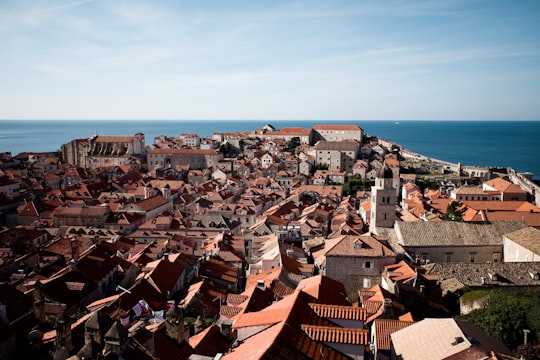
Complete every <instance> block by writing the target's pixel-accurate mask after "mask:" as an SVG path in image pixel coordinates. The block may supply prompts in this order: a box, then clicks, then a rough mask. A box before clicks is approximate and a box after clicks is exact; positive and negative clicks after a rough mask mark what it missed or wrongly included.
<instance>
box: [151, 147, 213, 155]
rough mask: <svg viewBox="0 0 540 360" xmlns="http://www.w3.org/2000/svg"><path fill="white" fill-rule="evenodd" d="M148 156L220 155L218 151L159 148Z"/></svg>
mask: <svg viewBox="0 0 540 360" xmlns="http://www.w3.org/2000/svg"><path fill="white" fill-rule="evenodd" d="M148 154H171V155H174V154H176V155H218V154H219V152H217V151H216V150H205V149H172V148H159V149H152V150H150V151H149V152H148Z"/></svg>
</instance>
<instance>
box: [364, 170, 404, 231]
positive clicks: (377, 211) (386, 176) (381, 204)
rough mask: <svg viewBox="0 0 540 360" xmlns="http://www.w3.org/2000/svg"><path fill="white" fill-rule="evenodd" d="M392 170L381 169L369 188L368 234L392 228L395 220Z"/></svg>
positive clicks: (395, 198) (394, 192) (394, 191)
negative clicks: (380, 229)
mask: <svg viewBox="0 0 540 360" xmlns="http://www.w3.org/2000/svg"><path fill="white" fill-rule="evenodd" d="M393 176H394V175H393V173H392V170H390V169H389V168H388V167H387V166H386V165H384V166H383V167H381V168H380V169H379V171H378V172H377V177H376V178H375V186H372V187H371V214H370V221H369V232H371V233H373V234H378V232H377V228H379V227H382V228H392V227H394V222H395V220H396V202H397V197H396V189H394V188H393V187H392V178H393Z"/></svg>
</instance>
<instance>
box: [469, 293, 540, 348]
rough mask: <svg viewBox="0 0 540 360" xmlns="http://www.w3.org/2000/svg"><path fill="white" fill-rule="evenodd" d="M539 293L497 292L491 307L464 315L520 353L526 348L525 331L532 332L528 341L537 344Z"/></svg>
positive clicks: (539, 312) (539, 318)
mask: <svg viewBox="0 0 540 360" xmlns="http://www.w3.org/2000/svg"><path fill="white" fill-rule="evenodd" d="M539 300H540V293H539V292H538V291H533V290H530V291H520V292H514V291H504V290H494V291H491V292H490V293H489V301H488V304H487V305H486V306H485V307H484V308H482V309H478V310H474V311H472V312H471V313H469V314H467V315H464V316H461V318H463V319H464V320H467V321H470V322H471V323H473V324H474V325H476V326H478V327H479V328H480V329H482V330H483V331H485V332H486V333H487V334H489V335H491V336H492V337H494V338H495V339H497V340H499V341H501V342H502V343H503V344H505V345H506V346H507V347H508V348H509V349H511V350H514V351H517V350H519V348H520V345H523V340H524V333H523V331H524V330H526V329H527V330H530V334H529V337H528V341H530V342H531V343H534V342H536V341H538V337H537V334H538V331H540V301H539Z"/></svg>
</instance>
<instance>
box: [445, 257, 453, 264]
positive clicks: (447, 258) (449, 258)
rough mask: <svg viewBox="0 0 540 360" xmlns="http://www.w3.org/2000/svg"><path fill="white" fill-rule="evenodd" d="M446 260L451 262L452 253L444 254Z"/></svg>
mask: <svg viewBox="0 0 540 360" xmlns="http://www.w3.org/2000/svg"><path fill="white" fill-rule="evenodd" d="M446 262H447V263H451V262H452V255H446Z"/></svg>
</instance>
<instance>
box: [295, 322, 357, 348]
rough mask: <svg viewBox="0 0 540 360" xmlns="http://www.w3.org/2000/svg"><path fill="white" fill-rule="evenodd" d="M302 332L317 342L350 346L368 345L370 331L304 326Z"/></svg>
mask: <svg viewBox="0 0 540 360" xmlns="http://www.w3.org/2000/svg"><path fill="white" fill-rule="evenodd" d="M302 330H304V332H305V333H306V334H307V335H308V336H309V337H310V338H311V339H313V340H315V341H322V342H326V343H339V344H348V345H367V344H368V330H364V329H351V328H340V327H329V326H316V325H302Z"/></svg>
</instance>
